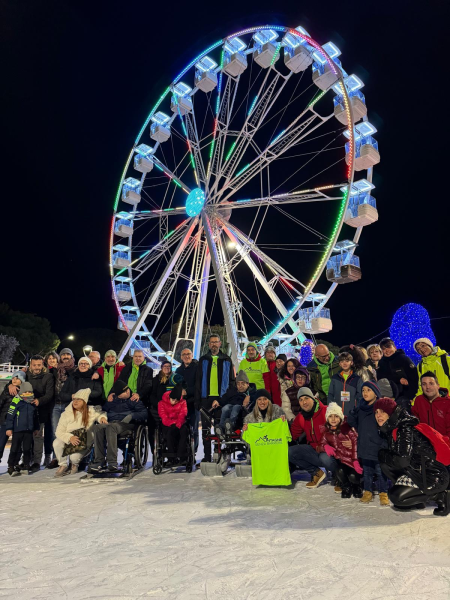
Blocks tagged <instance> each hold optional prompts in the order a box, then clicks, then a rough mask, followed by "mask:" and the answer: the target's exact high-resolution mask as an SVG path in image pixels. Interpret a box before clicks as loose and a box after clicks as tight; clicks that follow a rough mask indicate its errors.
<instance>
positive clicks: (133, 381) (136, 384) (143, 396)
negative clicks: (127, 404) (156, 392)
mask: <svg viewBox="0 0 450 600" xmlns="http://www.w3.org/2000/svg"><path fill="white" fill-rule="evenodd" d="M119 380H120V381H124V382H125V383H126V384H127V385H128V387H129V388H130V389H131V391H132V394H131V400H132V401H138V400H142V402H143V403H144V404H145V406H147V407H148V406H149V403H150V393H151V391H152V381H153V369H152V368H151V367H149V366H147V364H146V361H145V355H144V353H143V352H142V350H135V351H134V354H133V361H132V362H131V364H129V365H126V366H125V367H124V368H123V369H122V372H121V374H120V376H119Z"/></svg>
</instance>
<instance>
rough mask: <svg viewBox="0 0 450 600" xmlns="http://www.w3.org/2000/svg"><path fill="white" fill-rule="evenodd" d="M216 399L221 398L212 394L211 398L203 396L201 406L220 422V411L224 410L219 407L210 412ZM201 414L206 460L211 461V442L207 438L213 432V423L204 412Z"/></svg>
mask: <svg viewBox="0 0 450 600" xmlns="http://www.w3.org/2000/svg"><path fill="white" fill-rule="evenodd" d="M214 400H219V397H213V396H210V397H209V398H202V400H201V402H202V404H201V407H202V408H203V410H204V411H205V412H206V413H207V414H208V415H209V416H210V418H211V417H213V416H214V420H217V422H218V421H219V420H220V413H221V412H222V410H221V409H220V408H218V409H216V410H214V411H212V412H209V411H210V410H211V407H212V403H213V402H214ZM200 415H201V419H202V440H203V451H204V453H205V458H206V460H207V461H209V462H211V442H210V441H207V440H206V439H205V438H206V437H207V436H209V435H210V433H211V424H210V423H209V421H208V420H207V419H206V418H205V417H204V416H203V414H202V413H200Z"/></svg>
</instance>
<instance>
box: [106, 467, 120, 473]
mask: <svg viewBox="0 0 450 600" xmlns="http://www.w3.org/2000/svg"><path fill="white" fill-rule="evenodd" d="M108 473H120V469H119V467H118V466H117V465H108Z"/></svg>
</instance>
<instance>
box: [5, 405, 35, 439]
mask: <svg viewBox="0 0 450 600" xmlns="http://www.w3.org/2000/svg"><path fill="white" fill-rule="evenodd" d="M5 426H6V429H7V430H8V429H11V430H12V431H13V432H14V433H16V432H18V431H37V430H38V429H39V417H38V411H37V407H36V406H34V404H29V403H28V402H25V400H22V399H21V398H20V397H19V396H14V398H13V399H12V400H11V404H10V407H9V409H8V414H7V416H6V421H5Z"/></svg>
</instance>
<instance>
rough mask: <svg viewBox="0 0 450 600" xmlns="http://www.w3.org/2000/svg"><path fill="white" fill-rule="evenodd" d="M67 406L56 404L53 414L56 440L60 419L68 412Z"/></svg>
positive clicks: (53, 428)
mask: <svg viewBox="0 0 450 600" xmlns="http://www.w3.org/2000/svg"><path fill="white" fill-rule="evenodd" d="M66 408H67V404H55V406H54V408H53V412H52V430H53V439H55V434H56V428H57V427H58V423H59V419H60V418H61V415H62V414H63V412H64V411H65V410H66Z"/></svg>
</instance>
